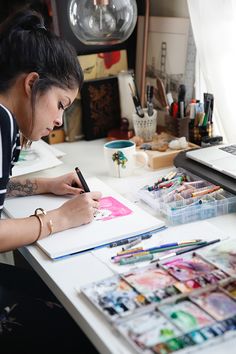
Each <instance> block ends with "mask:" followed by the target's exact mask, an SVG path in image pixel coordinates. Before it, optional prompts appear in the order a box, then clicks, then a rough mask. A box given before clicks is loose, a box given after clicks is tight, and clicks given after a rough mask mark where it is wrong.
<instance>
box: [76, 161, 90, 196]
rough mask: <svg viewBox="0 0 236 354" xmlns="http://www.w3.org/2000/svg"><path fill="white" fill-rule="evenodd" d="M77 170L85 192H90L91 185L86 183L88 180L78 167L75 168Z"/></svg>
mask: <svg viewBox="0 0 236 354" xmlns="http://www.w3.org/2000/svg"><path fill="white" fill-rule="evenodd" d="M75 172H76V173H77V176H78V177H79V179H80V182H81V185H82V188H83V190H84V192H90V189H89V186H88V185H87V183H86V181H85V179H84V177H83V175H82V173H81V171H80V169H79V168H78V167H76V168H75Z"/></svg>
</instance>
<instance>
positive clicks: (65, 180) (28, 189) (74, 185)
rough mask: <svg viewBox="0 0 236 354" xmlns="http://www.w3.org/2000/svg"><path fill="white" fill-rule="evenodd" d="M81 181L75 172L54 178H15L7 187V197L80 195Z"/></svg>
mask: <svg viewBox="0 0 236 354" xmlns="http://www.w3.org/2000/svg"><path fill="white" fill-rule="evenodd" d="M81 187H82V186H81V183H80V180H79V178H78V176H77V174H76V173H75V172H70V173H67V174H65V175H62V176H59V177H54V178H29V177H26V178H24V177H13V178H11V179H10V180H9V182H8V186H7V197H16V196H27V195H35V194H44V193H53V194H56V195H65V194H74V195H78V194H80V193H81V192H82V191H83V189H82V188H81Z"/></svg>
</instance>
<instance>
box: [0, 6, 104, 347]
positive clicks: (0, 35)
mask: <svg viewBox="0 0 236 354" xmlns="http://www.w3.org/2000/svg"><path fill="white" fill-rule="evenodd" d="M82 81H83V74H82V71H81V68H80V65H79V63H78V60H77V57H76V53H75V52H74V50H73V49H72V47H71V46H70V45H69V44H68V43H67V42H65V41H63V40H62V39H61V38H59V37H57V36H56V35H55V34H53V33H50V32H49V31H47V30H46V28H45V27H44V22H43V18H42V16H41V15H40V14H39V13H37V12H34V11H32V10H29V9H24V10H20V11H18V12H17V13H15V14H14V15H12V16H11V17H10V18H8V19H7V20H6V21H5V22H3V23H2V24H1V25H0V143H1V144H0V210H2V208H3V205H4V199H5V195H6V194H7V196H16V195H19V196H26V195H32V194H42V193H53V194H57V195H63V194H72V195H74V198H71V199H70V200H69V201H67V202H66V203H64V204H63V205H61V206H60V207H59V208H57V209H54V210H51V211H48V212H47V213H46V212H45V211H44V210H42V209H41V208H40V205H39V209H37V210H36V211H35V212H34V211H33V210H32V215H31V217H30V216H29V217H27V218H22V219H15V220H14V219H2V220H0V252H3V251H8V250H13V249H15V248H18V247H20V246H24V245H28V244H31V243H34V242H36V241H37V240H38V239H41V238H44V237H48V236H49V235H51V234H52V233H54V232H58V231H62V230H65V229H68V228H72V227H76V226H80V225H82V224H86V223H89V222H91V221H92V219H93V215H94V212H95V211H96V210H97V208H98V206H99V199H100V197H101V194H100V192H90V193H81V192H82V191H83V190H82V185H81V183H80V180H79V178H78V176H77V174H76V173H75V172H71V173H69V174H66V175H64V176H61V177H57V178H53V179H49V178H35V179H30V178H10V176H11V172H12V167H13V166H14V163H15V162H16V161H17V159H18V156H19V152H20V148H21V146H22V145H23V146H24V145H26V144H27V143H29V142H31V141H34V140H38V139H40V138H41V137H43V136H47V135H48V134H49V133H50V132H51V131H52V130H53V128H54V127H58V126H61V125H62V116H63V112H64V110H65V109H66V108H68V107H69V106H70V105H71V104H72V102H73V101H74V99H75V98H76V96H77V94H78V90H79V88H80V87H81V84H82ZM13 268H14V269H11V268H10V266H5V265H1V267H0V306H1V309H0V342H1V340H3V339H4V340H6V341H7V342H9V343H8V344H9V345H10V344H12V342H13V341H12V340H11V339H10V340H9V341H8V339H9V338H11V337H12V336H13V335H15V337H17V338H18V339H19V338H23V339H22V340H21V341H19V343H23V344H22V345H23V346H24V352H27V347H28V348H30V346H29V345H27V346H26V345H25V341H24V339H25V338H26V336H27V337H28V339H27V343H28V340H29V338H34V339H35V335H36V337H37V336H39V337H42V338H44V337H45V336H47V335H48V336H49V337H53V335H52V334H53V333H54V332H53V329H51V331H50V333H48V327H49V323H51V322H52V323H53V325H52V323H51V325H52V326H54V325H57V333H56V332H55V335H56V337H57V340H56V342H55V343H57V344H58V343H62V342H63V338H64V339H65V338H67V336H69V337H70V336H72V337H73V333H75V337H76V333H77V335H78V333H79V328H78V327H77V326H76V325H75V324H74V323H73V321H72V320H71V319H70V318H69V316H68V318H67V314H66V312H65V311H64V310H63V309H61V306H60V305H59V304H58V303H57V302H56V299H55V298H54V297H53V295H52V294H51V293H50V292H49V290H48V289H47V288H46V287H45V286H44V284H42V283H41V282H40V280H39V278H38V277H37V276H36V274H33V272H32V273H31V272H27V271H23V270H22V271H21V270H19V269H16V268H15V267H13ZM16 283H17V285H15V284H16ZM32 284H33V288H32V286H31V285H32ZM20 288H21V289H20ZM16 291H17V293H19V294H18V295H19V296H18V298H17V296H16ZM4 294H5V295H4ZM6 294H7V295H6ZM35 294H37V298H40V297H41V296H43V297H44V298H47V297H48V298H47V299H48V300H50V304H51V303H52V300H53V303H55V304H56V305H55V306H54V309H56V311H54V314H52V312H53V311H51V312H50V311H48V312H47V311H46V312H45V316H44V315H42V314H44V311H43V310H42V307H43V306H44V305H45V302H44V303H43V304H44V305H42V302H40V306H39V307H40V309H39V310H38V311H37V306H38V305H37V304H38V303H37V302H36V301H35V300H34V295H35ZM26 296H27V297H28V298H27V302H26V304H25V303H24V301H23V300H24V299H25V298H26ZM19 299H20V300H19ZM18 300H19V301H18ZM20 306H21V307H20ZM24 306H25V307H24ZM27 306H28V307H27ZM45 306H46V307H47V305H45ZM45 306H44V307H45ZM58 309H60V310H58ZM34 311H35V313H34V316H33V317H34V318H32V312H34ZM60 311H61V312H60ZM56 312H57V314H56V315H55V313H56ZM17 316H18V317H17ZM40 316H41V317H42V318H41V317H40ZM53 316H54V317H53ZM58 316H59V317H58ZM60 316H62V318H61V321H59V318H60ZM26 317H27V320H25V318H26ZM12 318H14V321H11V320H10V319H12ZM37 318H41V319H40V321H39V324H38V326H40V331H39V328H37V327H38V326H36V328H32V323H33V322H32V321H33V320H34V319H37ZM49 319H50V320H49ZM53 320H54V321H53ZM44 321H45V323H44ZM50 321H51V322H50ZM13 322H14V323H13ZM46 322H47V323H46ZM43 323H44V324H43ZM58 323H59V324H60V325H58ZM66 326H69V328H68V330H66V331H65V330H64V329H65V327H66ZM44 327H46V329H45V330H43V328H44ZM24 328H25V329H24ZM54 329H55V327H54ZM27 331H30V332H27ZM73 331H74V332H73ZM27 333H30V334H29V335H27ZM34 333H35V335H34ZM70 333H72V334H70ZM60 336H61V338H60ZM54 339H55V338H54ZM77 340H78V339H77ZM33 342H34V341H33V339H32V343H33ZM70 342H73V341H72V340H71V341H70ZM17 343H18V342H17ZM19 343H18V345H20V344H19ZM53 343H54V342H53ZM55 343H54V344H53V345H56V344H55ZM77 344H78V345H79V343H77ZM15 345H16V344H15ZM38 345H39V343H38V344H37V345H36V347H37V348H38ZM67 345H68V343H67ZM36 347H34V349H32V348H31V349H29V352H31V353H35V352H36V350H37V348H36ZM62 347H63V346H62V344H59V345H58V350H59V352H61V351H60V350H62ZM19 348H20V347H19V346H18V350H17V352H18V353H19V352H20V351H19ZM64 349H65V348H64ZM67 350H68V347H67ZM62 351H63V350H62ZM9 352H11V353H13V351H12V347H11V346H10V351H9ZM57 352H58V351H57ZM69 352H70V353H71V351H69Z"/></svg>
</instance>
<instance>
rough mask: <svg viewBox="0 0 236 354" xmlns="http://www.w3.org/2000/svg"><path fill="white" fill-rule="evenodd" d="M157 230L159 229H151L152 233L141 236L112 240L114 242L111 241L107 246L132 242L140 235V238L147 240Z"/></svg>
mask: <svg viewBox="0 0 236 354" xmlns="http://www.w3.org/2000/svg"><path fill="white" fill-rule="evenodd" d="M157 231H159V229H157V230H153V231H152V233H151V234H150V233H146V234H143V235H141V236H136V237H132V238H126V239H124V240H118V241H114V242H111V243H110V245H109V247H117V246H123V245H127V244H128V243H131V242H133V241H134V240H137V238H139V237H141V239H142V240H147V239H148V238H151V237H152V234H153V233H155V232H157Z"/></svg>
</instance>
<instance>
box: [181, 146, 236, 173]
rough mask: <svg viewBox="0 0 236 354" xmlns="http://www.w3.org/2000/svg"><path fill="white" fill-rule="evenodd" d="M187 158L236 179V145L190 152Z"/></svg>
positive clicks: (211, 147) (187, 153)
mask: <svg viewBox="0 0 236 354" xmlns="http://www.w3.org/2000/svg"><path fill="white" fill-rule="evenodd" d="M186 156H187V157H188V158H190V159H192V160H195V161H197V162H199V163H202V164H204V165H207V166H209V167H211V168H213V169H214V170H217V171H219V172H221V173H224V174H225V175H228V176H230V177H232V178H235V179H236V144H233V145H215V146H210V147H206V148H201V149H197V150H190V151H187V152H186Z"/></svg>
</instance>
